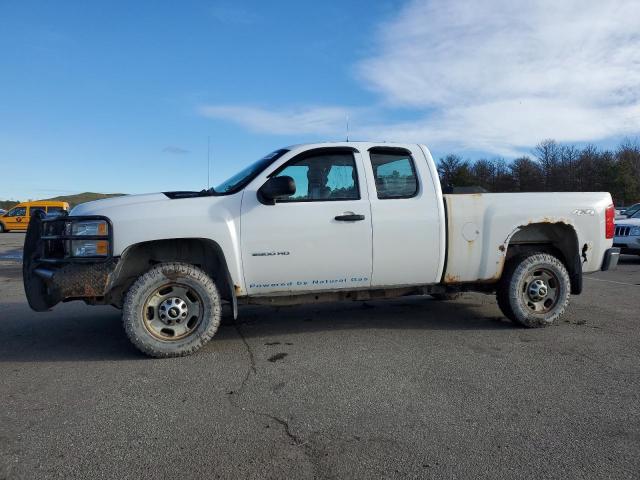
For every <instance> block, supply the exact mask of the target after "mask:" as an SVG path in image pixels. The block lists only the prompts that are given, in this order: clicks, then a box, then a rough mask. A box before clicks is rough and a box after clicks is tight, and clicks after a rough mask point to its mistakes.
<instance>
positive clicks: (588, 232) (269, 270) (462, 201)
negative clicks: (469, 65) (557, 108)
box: [23, 142, 619, 357]
mask: <svg viewBox="0 0 640 480" xmlns="http://www.w3.org/2000/svg"><path fill="white" fill-rule="evenodd" d="M614 216H615V210H614V207H613V204H612V201H611V196H610V194H608V193H518V194H460V195H458V194H445V195H443V193H442V191H441V188H440V182H439V179H438V173H437V170H436V165H435V163H434V161H433V159H432V157H431V154H430V153H429V151H428V150H427V148H426V147H425V146H424V145H415V144H414V145H406V144H391V143H368V142H341V143H321V144H307V145H296V146H292V147H287V148H283V149H280V150H276V151H275V152H273V153H271V154H269V155H267V156H265V157H264V158H262V159H260V160H258V161H257V162H255V163H253V164H252V165H250V166H248V167H247V168H245V169H244V170H242V171H241V172H239V173H238V174H237V175H234V176H233V177H231V178H230V179H229V180H227V181H226V182H224V183H222V184H221V185H219V186H217V187H215V188H214V189H211V190H204V191H201V192H165V193H153V194H148V195H130V196H123V197H116V198H110V199H106V200H99V201H95V202H89V203H85V204H82V205H79V206H77V207H76V208H74V209H73V210H72V211H71V212H70V214H68V215H64V216H59V217H53V218H49V217H43V216H42V215H36V216H34V217H33V218H32V220H31V222H30V224H29V230H28V233H27V237H26V239H25V248H24V264H23V276H24V285H25V291H26V295H27V298H28V301H29V304H30V306H31V308H33V309H34V310H37V311H45V310H48V309H50V308H51V307H53V306H54V305H55V304H57V303H58V302H60V301H69V300H76V299H82V300H84V301H85V302H87V303H89V304H111V305H114V306H116V307H118V308H122V309H123V324H124V327H125V331H126V333H127V335H128V336H129V338H130V339H131V341H132V342H133V343H134V344H135V345H136V346H137V347H138V348H139V349H140V350H142V351H143V352H144V353H146V354H148V355H151V356H156V357H170V356H178V355H186V354H189V353H192V352H194V351H195V350H197V349H198V348H200V347H201V346H202V345H204V344H205V343H206V342H207V341H208V340H210V339H211V338H212V337H213V336H214V334H215V333H216V330H217V328H218V325H219V323H220V316H221V303H222V301H226V302H228V303H229V304H230V305H231V309H232V311H233V315H234V318H235V317H236V316H237V311H238V304H239V303H260V304H268V305H283V304H294V303H309V302H319V301H327V300H329V301H336V300H364V299H377V298H388V297H394V296H402V295H425V294H427V295H432V296H434V297H435V298H438V299H447V298H451V297H452V296H455V295H456V294H457V293H458V292H462V291H470V290H473V291H480V292H485V293H493V292H496V294H497V300H498V305H499V306H500V308H501V309H502V311H503V313H504V314H505V315H506V316H507V317H508V318H510V319H511V320H513V321H515V322H517V323H519V324H522V325H525V326H527V327H539V326H545V325H549V324H551V323H553V322H554V321H555V320H556V319H557V318H558V317H559V316H560V315H562V313H563V311H564V310H565V308H566V307H567V304H568V301H569V295H570V294H571V293H573V294H579V293H580V291H581V290H582V274H583V273H586V272H594V271H597V270H607V269H611V268H615V266H616V264H617V261H618V256H619V249H617V248H612V239H613V236H614ZM452 308H455V307H452Z"/></svg>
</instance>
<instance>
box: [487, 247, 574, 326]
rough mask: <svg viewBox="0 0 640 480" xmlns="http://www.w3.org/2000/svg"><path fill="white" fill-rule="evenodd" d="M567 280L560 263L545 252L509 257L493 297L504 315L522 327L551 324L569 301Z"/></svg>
mask: <svg viewBox="0 0 640 480" xmlns="http://www.w3.org/2000/svg"><path fill="white" fill-rule="evenodd" d="M570 291H571V283H570V280H569V273H568V272H567V269H566V268H565V266H564V264H563V263H562V262H561V261H560V260H559V259H557V258H556V257H554V256H553V255H550V254H548V253H529V254H524V255H519V256H516V257H514V258H512V259H511V260H510V261H509V263H508V264H507V267H506V268H505V271H504V274H503V275H502V278H501V280H500V284H499V285H498V290H497V293H496V298H497V300H498V306H499V307H500V310H502V313H504V315H505V317H507V318H509V319H510V320H512V321H513V322H516V323H519V324H520V325H524V326H525V327H530V328H536V327H546V326H549V325H551V324H553V323H554V322H555V321H556V320H557V319H558V318H559V317H560V316H561V315H562V314H563V313H564V311H565V309H566V307H567V305H568V304H569V296H570Z"/></svg>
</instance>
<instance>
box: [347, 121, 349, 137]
mask: <svg viewBox="0 0 640 480" xmlns="http://www.w3.org/2000/svg"><path fill="white" fill-rule="evenodd" d="M348 141H349V114H347V142H348Z"/></svg>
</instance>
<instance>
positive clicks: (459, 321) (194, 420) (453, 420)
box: [0, 233, 640, 479]
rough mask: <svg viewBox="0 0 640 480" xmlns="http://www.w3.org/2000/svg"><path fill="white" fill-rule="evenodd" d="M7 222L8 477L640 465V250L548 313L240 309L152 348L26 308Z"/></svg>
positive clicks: (526, 471)
mask: <svg viewBox="0 0 640 480" xmlns="http://www.w3.org/2000/svg"><path fill="white" fill-rule="evenodd" d="M22 241H23V236H22V235H21V234H15V233H9V234H3V235H0V334H1V338H2V342H1V343H0V369H1V370H0V379H1V381H0V398H1V399H2V407H3V408H2V409H0V479H14V478H16V479H17V478H25V479H32V478H92V479H100V478H117V479H124V478H154V479H155V478H164V477H166V478H170V477H175V478H203V477H204V478H256V479H258V478H260V479H262V478H273V479H276V478H277V479H283V478H367V479H368V478H460V479H466V478H468V479H476V478H492V479H495V478H558V479H567V478H585V479H595V478H616V479H622V478H638V472H640V460H639V457H640V375H639V372H640V369H639V366H640V360H639V358H640V357H639V353H640V329H639V325H638V322H639V320H640V316H639V315H638V310H639V307H640V295H639V294H640V290H639V289H640V285H639V284H640V257H624V259H623V262H622V264H621V265H620V266H619V270H617V271H615V272H600V273H597V274H595V275H592V276H589V277H587V279H586V280H585V292H584V294H583V295H581V296H579V297H575V298H573V299H572V304H571V307H570V308H569V311H568V314H567V315H566V316H565V317H564V318H563V321H561V322H560V323H559V324H558V325H557V326H554V327H550V328H546V329H541V330H527V329H523V328H519V327H515V326H513V325H512V324H511V323H509V322H508V321H506V320H504V319H503V318H502V316H501V314H500V312H499V310H498V308H497V306H496V304H495V301H494V298H493V297H491V296H486V295H480V294H465V295H464V297H463V298H462V299H460V300H457V301H454V302H437V301H434V300H432V299H431V298H430V297H420V298H402V299H398V300H390V301H380V302H358V303H355V302H352V303H343V304H340V303H329V304H322V305H314V306H303V307H288V308H279V309H270V308H267V307H241V311H240V318H239V320H238V321H237V322H233V321H230V320H227V321H225V323H224V324H223V325H222V326H221V328H220V330H219V333H218V334H217V336H216V338H214V340H213V341H212V342H211V343H209V344H208V345H207V346H206V347H205V348H204V349H203V350H201V351H200V352H199V353H197V354H195V355H193V356H190V357H186V358H179V359H166V360H154V359H149V358H146V357H144V356H143V355H141V354H139V353H138V352H137V351H136V350H135V349H134V348H133V347H132V346H131V345H130V344H129V343H128V341H127V339H126V337H125V335H124V333H123V331H122V328H121V324H120V315H119V311H117V310H115V309H113V308H111V307H89V306H86V305H84V304H82V303H78V302H73V303H68V304H64V305H59V306H58V307H56V308H55V309H54V310H53V311H52V312H49V313H40V314H38V313H34V312H31V311H30V310H29V308H28V306H27V304H26V301H25V299H24V294H23V292H22V286H21V277H20V274H21V270H20V269H21V265H20V263H19V262H20V260H19V258H20V257H19V255H20V247H21V244H22Z"/></svg>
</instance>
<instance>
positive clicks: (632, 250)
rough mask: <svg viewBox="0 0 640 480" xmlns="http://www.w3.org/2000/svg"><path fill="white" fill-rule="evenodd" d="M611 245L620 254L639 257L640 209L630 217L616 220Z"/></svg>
mask: <svg viewBox="0 0 640 480" xmlns="http://www.w3.org/2000/svg"><path fill="white" fill-rule="evenodd" d="M613 245H614V246H615V247H618V248H620V252H621V253H628V254H631V255H640V209H638V210H636V211H635V213H634V214H633V215H631V216H630V217H625V218H623V219H616V231H615V236H614V237H613Z"/></svg>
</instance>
